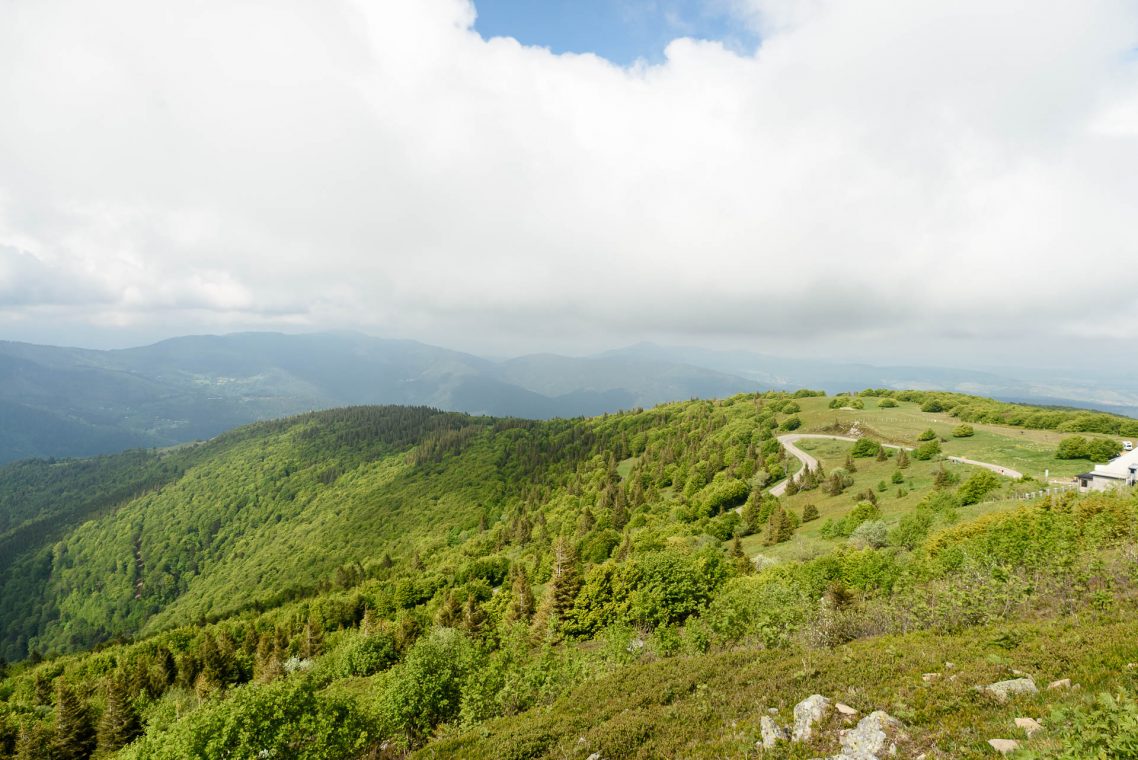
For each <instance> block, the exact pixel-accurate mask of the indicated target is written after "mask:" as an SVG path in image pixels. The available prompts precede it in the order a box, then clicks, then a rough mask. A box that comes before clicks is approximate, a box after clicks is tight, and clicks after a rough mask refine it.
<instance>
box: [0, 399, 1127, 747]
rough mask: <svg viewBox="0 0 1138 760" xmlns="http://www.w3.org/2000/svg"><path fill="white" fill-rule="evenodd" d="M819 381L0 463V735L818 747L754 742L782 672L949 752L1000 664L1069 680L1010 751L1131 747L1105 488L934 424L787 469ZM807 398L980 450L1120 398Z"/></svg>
mask: <svg viewBox="0 0 1138 760" xmlns="http://www.w3.org/2000/svg"><path fill="white" fill-rule="evenodd" d="M819 396H821V394H820V393H818V392H814V391H799V392H797V393H795V394H786V393H767V394H758V395H755V394H747V395H741V396H735V397H732V398H729V399H725V400H721V401H691V402H684V403H677V404H668V405H664V406H660V407H657V408H654V409H651V410H647V411H644V410H635V411H631V412H625V413H620V414H613V415H606V416H602V417H596V418H590V419H574V420H552V421H546V422H533V421H524V420H511V419H492V418H484V417H471V416H467V415H462V414H454V413H444V412H439V411H436V410H432V409H427V408H422V407H355V408H347V409H341V410H335V411H330V412H319V413H313V414H308V415H303V416H300V417H293V418H289V419H286V420H280V421H275V422H266V423H258V424H255V425H252V426H249V427H245V428H240V429H238V430H235V431H233V432H231V433H227V434H225V435H222V436H220V437H218V438H217V439H214V440H212V441H210V442H208V443H203V444H198V445H192V446H186V447H182V448H179V449H174V450H169V451H162V452H144V451H133V452H127V453H124V454H121V455H116V456H110V457H104V458H100V459H96V460H75V461H62V462H50V461H35V462H25V463H19V464H15V465H10V466H8V467H7V468H5V469H3V470H0V549H2V550H3V551H2V553H0V560H2V561H3V563H4V567H3V569H4V573H3V575H2V576H0V645H2V647H3V650H2V651H3V656H4V658H6V661H7V664H6V665H3V666H2V667H3V669H4V672H3V673H0V675H2V676H3V678H2V680H0V758H5V757H20V758H52V759H53V760H56V759H59V758H84V757H91V756H98V757H111V756H118V757H121V758H138V759H139V760H141V759H143V758H186V757H208V758H221V757H281V758H284V757H305V758H308V757H311V758H355V757H401V756H404V755H405V754H407V753H418V754H420V755H421V756H423V757H487V758H490V757H494V758H505V757H515V758H526V757H579V758H581V760H584V758H586V757H587V756H589V755H592V754H593V753H595V752H596V753H600V755H601V756H603V757H606V758H618V757H662V756H663V757H759V756H762V757H816V756H819V755H820V754H823V753H830V754H833V752H834V749H835V748H834V746H832V745H833V742H834V741H836V740H834V737H833V736H831V735H826V736H823V735H821V734H820V735H818V736H817V737H816V738H815V739H814V740H812V741H811V742H808V743H806V744H804V745H789V744H779V745H777V746H775V747H772V748H771V749H767V750H760V749H758V748H757V747H756V746H755V744H756V741H758V740H759V738H760V737H759V718H760V715H761V714H766V708H767V707H772V708H779V709H780V710H781V711H782V712H783V713H784V714H785V713H789V711H790V710H791V708H793V706H794V704H795V703H796V702H798V701H799V700H800V699H802V698H804V697H806V696H808V695H809V694H811V693H815V692H822V693H829V694H831V695H835V696H840V697H841V698H843V699H844V700H846V701H849V702H851V703H857V706H858V709H862V710H864V712H866V713H868V712H870V711H872V710H875V709H885V710H888V711H889V712H890V713H891V714H893V715H895V716H897V717H898V718H899V719H901V720H903V721H904V722H905V724H906V726H907V731H908V735H909V737H910V740H909V743H908V744H907V745H906V746H905V747H903V748H902V750H903V752H902V754H903V756H912V757H915V756H917V755H918V754H920V753H922V752H923V753H926V756H928V757H970V756H978V757H980V756H985V755H986V753H990V752H991V749H990V747H988V745H987V744H986V739H987V738H989V737H990V736H997V735H1001V734H999V733H998V732H1000V731H1003V732H1004V733H1007V729H1005V728H1001V726H1003V725H1004V723H1006V722H1007V721H1009V720H1010V718H1011V717H1013V716H1012V711H1013V710H1014V708H1013V707H1011V706H1001V705H995V704H990V703H988V702H986V701H985V700H984V699H983V697H982V696H977V694H976V693H975V692H974V691H973V690H972V687H973V686H975V685H977V684H979V683H987V682H988V681H991V680H998V679H999V677H1002V676H1007V675H1008V674H1010V673H1012V671H1013V670H1019V671H1029V672H1033V673H1034V675H1035V676H1036V678H1038V679H1040V680H1051V679H1061V678H1065V677H1073V678H1076V679H1077V680H1078V682H1079V683H1081V684H1082V685H1083V686H1084V688H1083V689H1082V690H1073V691H1055V692H1041V693H1040V695H1038V696H1036V697H1034V698H1033V699H1034V701H1033V702H1030V703H1029V704H1030V706H1031V709H1033V710H1035V712H1036V713H1038V714H1043V713H1044V712H1047V714H1048V715H1050V714H1051V713H1052V712H1054V714H1055V715H1056V716H1063V717H1062V718H1060V717H1056V718H1055V719H1054V721H1053V722H1049V721H1050V720H1051V719H1048V720H1045V721H1044V722H1045V725H1047V726H1048V727H1049V729H1048V731H1047V732H1046V733H1045V734H1044V735H1043V736H1042V738H1040V739H1038V740H1034V741H1033V742H1031V743H1026V744H1025V746H1024V752H1025V753H1027V754H1024V755H1023V756H1024V757H1029V756H1030V757H1090V756H1095V755H1096V753H1100V752H1106V753H1107V754H1106V755H1104V756H1109V757H1115V756H1118V757H1128V756H1131V755H1126V754H1117V752H1115V750H1116V749H1117V747H1122V746H1128V747H1133V746H1135V742H1136V741H1138V731H1136V730H1135V729H1134V728H1133V726H1134V725H1138V704H1136V703H1135V702H1134V700H1133V699H1132V698H1130V696H1128V695H1129V693H1130V692H1129V691H1127V690H1128V689H1133V688H1136V687H1138V677H1136V676H1135V671H1134V669H1133V668H1130V669H1128V668H1127V667H1126V665H1127V663H1129V662H1133V661H1138V641H1135V640H1134V639H1133V637H1131V636H1128V635H1127V634H1126V632H1127V631H1128V630H1130V626H1131V625H1132V623H1133V621H1134V619H1135V599H1136V598H1138V595H1136V593H1135V592H1136V591H1138V587H1136V586H1135V579H1136V578H1138V499H1136V498H1135V495H1134V494H1133V493H1132V492H1130V491H1120V492H1116V493H1110V494H1101V495H1087V496H1079V495H1078V494H1076V493H1073V492H1071V491H1069V490H1062V491H1060V490H1059V489H1053V491H1052V492H1050V493H1047V494H1046V495H1045V496H1043V497H1042V498H1035V499H1030V498H1029V499H1026V500H1025V499H1024V498H1023V497H1024V496H1025V495H1027V494H1038V493H1039V492H1041V491H1044V490H1045V489H1047V488H1049V487H1050V484H1048V483H1044V482H1038V481H1031V480H1029V479H1025V481H1024V482H1013V481H1011V480H1009V479H1007V478H999V477H996V476H995V475H993V474H992V473H991V472H989V471H987V470H984V469H980V468H975V467H971V466H968V465H961V464H957V463H952V462H950V461H948V460H947V459H945V458H944V456H943V454H942V452H941V446H943V447H944V448H945V449H946V450H949V449H950V448H951V446H953V445H954V444H953V442H952V441H951V439H950V437H949V436H947V435H946V436H945V437H944V438H943V440H942V439H938V438H937V434H936V433H935V432H932V434H931V438H928V440H918V439H925V438H926V436H925V435H924V433H918V434H914V435H913V437H912V439H911V440H908V439H899V436H900V435H901V434H900V433H891V434H890V435H889V436H888V440H885V439H884V437H881V439H880V440H879V439H878V438H876V437H875V436H874V434H873V433H871V432H870V433H865V434H864V435H862V436H861V438H860V440H858V441H856V442H845V441H833V442H830V443H828V444H827V445H828V446H829V447H830V448H819V449H815V450H814V452H815V454H816V456H817V457H818V467H817V468H816V469H812V470H807V469H801V468H800V467H799V464H798V460H797V459H795V458H794V457H792V456H790V455H788V453H787V450H786V448H785V447H784V446H783V445H782V443H780V441H779V440H778V437H779V436H780V435H784V434H785V433H786V432H787V431H791V430H793V431H795V432H797V433H805V432H810V431H811V430H813V429H814V426H815V423H813V422H811V420H814V419H819V420H820V419H822V417H821V414H820V413H817V412H813V411H811V410H813V409H814V408H815V407H817V408H819V409H823V408H826V409H828V408H830V406H829V401H828V400H827V399H824V398H819ZM886 400H888V403H885V402H886ZM832 408H834V409H838V408H843V409H851V408H852V409H858V410H859V411H858V413H859V415H860V416H861V418H862V419H861V424H862V425H863V426H864V428H865V429H866V430H869V431H872V430H873V428H872V427H871V426H872V425H873V424H874V420H875V419H879V420H880V421H881V424H880V425H879V427H881V428H884V426H885V423H886V422H887V421H888V417H887V415H889V414H892V413H894V410H901V411H905V412H906V413H907V414H910V415H914V416H916V418H917V419H923V417H922V415H927V416H928V420H929V424H930V425H932V424H934V423H936V424H940V425H943V422H942V421H941V418H944V417H948V418H951V419H952V420H954V422H953V426H954V427H953V430H954V431H957V432H959V438H960V440H966V439H971V438H973V437H983V436H989V437H993V438H999V440H1001V441H1004V442H1005V443H1006V445H1007V446H1008V447H1014V446H1023V445H1026V444H1024V443H1023V442H1022V441H1021V440H1020V439H1021V436H1020V433H1019V432H1018V429H1019V428H1023V429H1028V430H1048V431H1055V432H1056V433H1057V434H1058V433H1062V434H1066V433H1080V434H1083V435H1084V436H1085V437H1086V438H1087V440H1096V441H1098V440H1102V441H1107V440H1110V439H1108V438H1106V437H1101V436H1109V435H1134V432H1133V431H1134V430H1135V428H1134V427H1133V426H1134V425H1135V424H1136V423H1135V421H1134V420H1129V419H1127V418H1121V417H1114V416H1112V415H1105V414H1098V413H1088V412H1084V411H1079V410H1061V409H1038V408H1031V407H1024V406H1022V405H1011V404H1002V403H1000V402H995V401H990V400H987V399H978V398H973V397H968V396H961V395H958V394H943V393H925V392H893V391H873V390H871V391H865V392H863V393H862V394H861V395H859V396H845V397H839V398H838V399H836V400H835V403H834V405H833V407H832ZM812 415H813V416H812ZM803 420H806V421H805V422H803ZM961 423H968V424H963V425H962V424H961ZM972 426H975V427H976V429H973V427H972ZM963 428H967V430H964V429H963ZM898 429H899V430H900V429H901V428H898ZM930 430H931V428H930ZM818 431H820V432H833V431H829V430H824V429H823V426H821V423H818ZM840 432H842V433H848V428H843V429H842V430H841V431H840ZM953 435H954V436H955V435H956V432H954V433H953ZM930 441H933V442H937V443H938V445H937V447H936V451H933V450H932V448H931V447H928V446H927V444H928V443H929V442H930ZM881 442H886V443H892V444H894V445H895V446H900V448H889V447H887V446H881V445H879V444H880V443H881ZM905 446H908V447H909V448H910V449H911V450H910V451H906V449H905ZM922 447H924V449H922ZM923 450H927V451H928V456H924V454H923V453H922V452H923ZM993 450H997V451H998V450H1001V449H999V448H998V447H996V448H994V449H993ZM1009 450H1010V449H1009ZM1056 453H1058V452H1056ZM1033 456H1034V454H1033ZM1055 461H1056V462H1059V461H1061V460H1059V459H1058V458H1057V457H1056V459H1055ZM788 477H789V478H791V480H792V482H791V483H790V486H789V488H788V492H787V495H785V496H782V497H776V496H772V495H771V494H770V493H769V489H770V488H771V487H772V486H774V485H776V484H778V483H780V482H781V481H784V480H786V479H787V478H788ZM1028 477H1030V476H1028ZM788 482H789V481H788ZM946 662H951V663H952V665H953V669H954V671H955V675H954V676H953V677H952V678H951V679H950V678H948V677H945V678H944V679H943V680H935V679H933V680H930V679H923V675H927V674H929V673H930V672H932V671H944V670H946V669H947V665H946V664H945V663H946ZM957 675H958V676H959V679H958V678H957V677H956V676H957ZM1009 677H1010V676H1009ZM985 679H986V680H985ZM1091 725H1094V726H1107V727H1108V728H1109V730H1103V731H1098V732H1097V733H1096V732H1095V731H1090V730H1082V728H1080V727H1085V726H1091ZM1051 726H1054V728H1051ZM993 732H994V733H993ZM827 742H830V743H829V744H828V743H827ZM1112 742H1115V743H1116V744H1112ZM1117 742H1129V744H1125V745H1124V744H1122V743H1117ZM1071 752H1074V753H1075V754H1071ZM1112 752H1115V754H1111V753H1112ZM1064 753H1066V754H1064Z"/></svg>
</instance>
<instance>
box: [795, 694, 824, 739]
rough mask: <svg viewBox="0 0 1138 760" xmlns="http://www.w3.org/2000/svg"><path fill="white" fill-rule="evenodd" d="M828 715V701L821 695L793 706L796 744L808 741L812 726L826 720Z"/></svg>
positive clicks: (815, 695) (812, 731) (811, 733)
mask: <svg viewBox="0 0 1138 760" xmlns="http://www.w3.org/2000/svg"><path fill="white" fill-rule="evenodd" d="M829 713H830V700H828V699H826V698H825V697H823V696H822V695H821V694H813V695H811V696H809V697H807V698H806V699H804V700H802V701H801V702H799V703H798V704H796V705H795V706H794V733H793V734H792V737H791V738H793V739H794V741H796V742H804V741H809V740H810V737H811V736H812V735H813V733H814V724H816V723H820V722H821V721H823V720H825V719H826V716H827V715H828V714H829Z"/></svg>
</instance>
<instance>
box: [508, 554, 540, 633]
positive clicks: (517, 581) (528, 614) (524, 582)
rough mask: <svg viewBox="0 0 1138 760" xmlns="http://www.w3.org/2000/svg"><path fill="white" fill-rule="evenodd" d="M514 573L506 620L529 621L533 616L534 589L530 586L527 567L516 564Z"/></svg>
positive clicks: (513, 621) (512, 621)
mask: <svg viewBox="0 0 1138 760" xmlns="http://www.w3.org/2000/svg"><path fill="white" fill-rule="evenodd" d="M513 575H514V582H513V584H512V588H511V594H512V598H511V599H510V606H509V607H508V608H507V609H506V620H507V621H509V622H511V623H515V622H522V623H528V622H529V621H530V618H532V617H533V608H534V599H533V589H532V588H530V585H529V578H528V577H526V570H525V568H524V567H522V566H521V565H520V564H515V565H514V567H513Z"/></svg>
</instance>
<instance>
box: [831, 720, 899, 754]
mask: <svg viewBox="0 0 1138 760" xmlns="http://www.w3.org/2000/svg"><path fill="white" fill-rule="evenodd" d="M906 738H907V737H906V736H905V726H904V725H903V724H902V723H901V721H899V720H897V719H896V718H894V717H893V716H892V715H890V714H889V713H887V712H884V711H882V710H877V711H875V712H871V713H870V714H869V715H867V716H865V717H864V718H862V719H861V720H860V721H858V724H857V728H852V729H850V730H849V731H843V732H842V738H841V742H842V755H844V756H848V757H850V758H853V760H878V759H879V758H880V757H881V756H882V755H895V754H896V753H897V742H898V741H901V740H904V739H906Z"/></svg>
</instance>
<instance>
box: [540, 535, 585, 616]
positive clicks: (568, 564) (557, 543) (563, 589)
mask: <svg viewBox="0 0 1138 760" xmlns="http://www.w3.org/2000/svg"><path fill="white" fill-rule="evenodd" d="M580 587H581V580H580V576H579V574H578V571H577V552H576V550H575V549H574V548H573V544H572V542H570V541H569V539H568V538H566V537H565V536H558V537H557V538H556V540H554V542H553V559H552V566H551V568H550V574H549V583H548V585H547V586H546V589H545V596H543V597H542V599H541V606H540V607H539V608H538V610H537V614H536V615H535V616H534V620H533V627H534V631H535V632H536V633H538V634H540V635H547V634H553V635H554V636H557V635H559V634H560V631H561V627H562V625H563V623H564V621H565V618H566V616H567V614H568V612H569V610H571V609H572V608H573V603H574V601H575V600H576V599H577V592H578V591H579V590H580Z"/></svg>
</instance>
